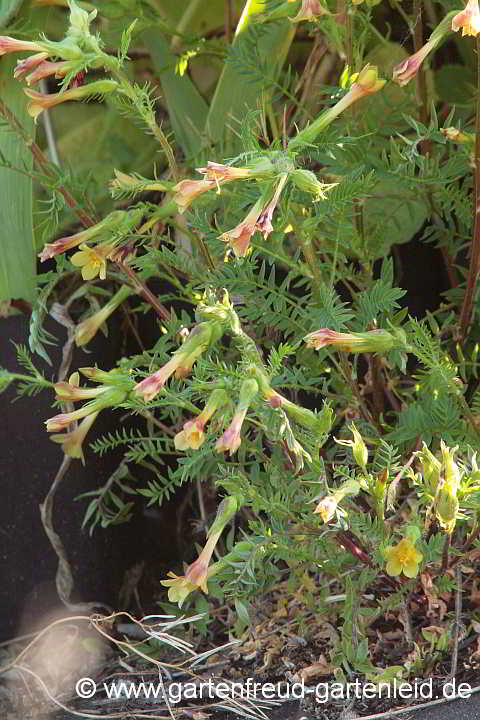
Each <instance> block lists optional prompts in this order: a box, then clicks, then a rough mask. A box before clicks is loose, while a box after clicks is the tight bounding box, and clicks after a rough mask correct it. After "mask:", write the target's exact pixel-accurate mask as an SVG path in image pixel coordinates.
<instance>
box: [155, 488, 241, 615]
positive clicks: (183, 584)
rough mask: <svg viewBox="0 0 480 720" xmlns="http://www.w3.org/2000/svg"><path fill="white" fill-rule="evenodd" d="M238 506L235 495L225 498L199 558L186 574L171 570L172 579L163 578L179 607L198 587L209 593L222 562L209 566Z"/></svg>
mask: <svg viewBox="0 0 480 720" xmlns="http://www.w3.org/2000/svg"><path fill="white" fill-rule="evenodd" d="M237 506H238V505H237V501H236V499H235V498H234V497H228V498H225V500H223V501H222V502H221V503H220V505H219V508H218V511H217V516H216V518H215V520H214V522H213V525H212V527H211V528H210V530H209V531H208V540H207V542H206V544H205V547H204V548H203V550H202V552H201V553H200V555H199V556H198V558H197V560H195V562H194V563H192V564H191V565H189V566H188V567H187V569H186V571H185V575H182V576H178V575H175V573H173V572H169V573H167V575H168V576H169V577H170V578H172V579H171V580H161V584H162V585H164V586H165V587H168V599H169V600H170V602H176V603H178V605H179V607H182V605H183V603H184V602H185V599H186V598H187V597H188V595H190V593H191V592H193V591H194V590H196V589H197V588H200V589H201V590H203V592H204V593H206V594H208V588H207V580H208V578H209V577H211V576H212V575H213V574H214V573H215V572H216V571H217V569H218V566H219V565H220V563H215V565H213V566H211V567H209V565H210V560H211V559H212V555H213V551H214V550H215V547H216V545H217V543H218V540H219V538H220V536H221V534H222V532H223V529H224V528H225V525H226V524H227V523H228V522H229V520H230V519H231V518H232V517H233V515H234V514H235V512H236V511H237Z"/></svg>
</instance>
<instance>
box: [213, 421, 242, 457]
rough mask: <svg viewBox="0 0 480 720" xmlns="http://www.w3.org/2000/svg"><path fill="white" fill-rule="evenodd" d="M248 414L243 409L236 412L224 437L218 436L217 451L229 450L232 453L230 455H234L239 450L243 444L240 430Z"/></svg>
mask: <svg viewBox="0 0 480 720" xmlns="http://www.w3.org/2000/svg"><path fill="white" fill-rule="evenodd" d="M246 414H247V410H242V411H241V412H238V413H235V415H234V417H233V420H232V422H231V423H230V425H229V426H228V428H227V429H226V430H225V432H224V433H223V435H222V437H220V438H218V440H217V442H216V443H215V450H216V452H227V451H228V452H229V453H230V456H232V455H233V453H235V452H237V450H238V448H239V447H240V445H241V444H242V438H241V437H240V432H241V429H242V425H243V421H244V420H245V416H246Z"/></svg>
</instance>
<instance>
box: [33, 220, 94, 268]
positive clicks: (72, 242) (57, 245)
mask: <svg viewBox="0 0 480 720" xmlns="http://www.w3.org/2000/svg"><path fill="white" fill-rule="evenodd" d="M94 227H95V226H94ZM93 229H94V228H93V227H91V228H88V229H87V230H82V231H81V232H79V233H76V234H75V235H69V236H68V237H63V238H60V239H59V240H55V242H53V243H49V244H47V245H45V247H44V248H43V250H42V252H41V253H40V255H39V257H40V260H41V262H45V260H50V258H52V257H54V256H55V255H60V254H61V253H64V252H66V251H67V250H71V249H72V248H74V247H77V245H80V243H83V242H84V241H85V240H88V239H89V238H90V237H92V235H94V234H95V232H93Z"/></svg>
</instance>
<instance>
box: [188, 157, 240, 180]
mask: <svg viewBox="0 0 480 720" xmlns="http://www.w3.org/2000/svg"><path fill="white" fill-rule="evenodd" d="M197 172H199V173H201V174H202V175H203V176H204V180H214V181H215V182H216V181H217V180H218V182H223V181H225V180H241V179H243V178H247V177H251V176H252V175H253V170H250V169H249V168H237V167H232V166H231V165H222V164H221V163H216V162H210V160H209V161H208V162H207V166H206V167H203V168H197Z"/></svg>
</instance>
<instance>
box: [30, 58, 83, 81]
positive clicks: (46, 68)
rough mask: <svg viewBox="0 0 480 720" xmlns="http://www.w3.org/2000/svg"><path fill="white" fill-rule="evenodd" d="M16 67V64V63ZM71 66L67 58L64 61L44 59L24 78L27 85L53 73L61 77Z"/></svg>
mask: <svg viewBox="0 0 480 720" xmlns="http://www.w3.org/2000/svg"><path fill="white" fill-rule="evenodd" d="M17 67H18V65H17ZM71 67H72V65H71V63H70V62H69V61H68V60H65V61H64V62H50V61H48V60H46V61H45V62H42V63H40V64H39V65H38V66H37V67H36V68H35V70H34V71H33V72H32V73H30V75H27V77H26V78H25V80H26V83H27V85H33V84H35V83H36V82H38V81H39V80H43V78H46V77H51V76H52V75H54V76H55V77H56V78H63V77H65V75H66V74H67V73H68V72H69V70H70V68H71Z"/></svg>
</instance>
